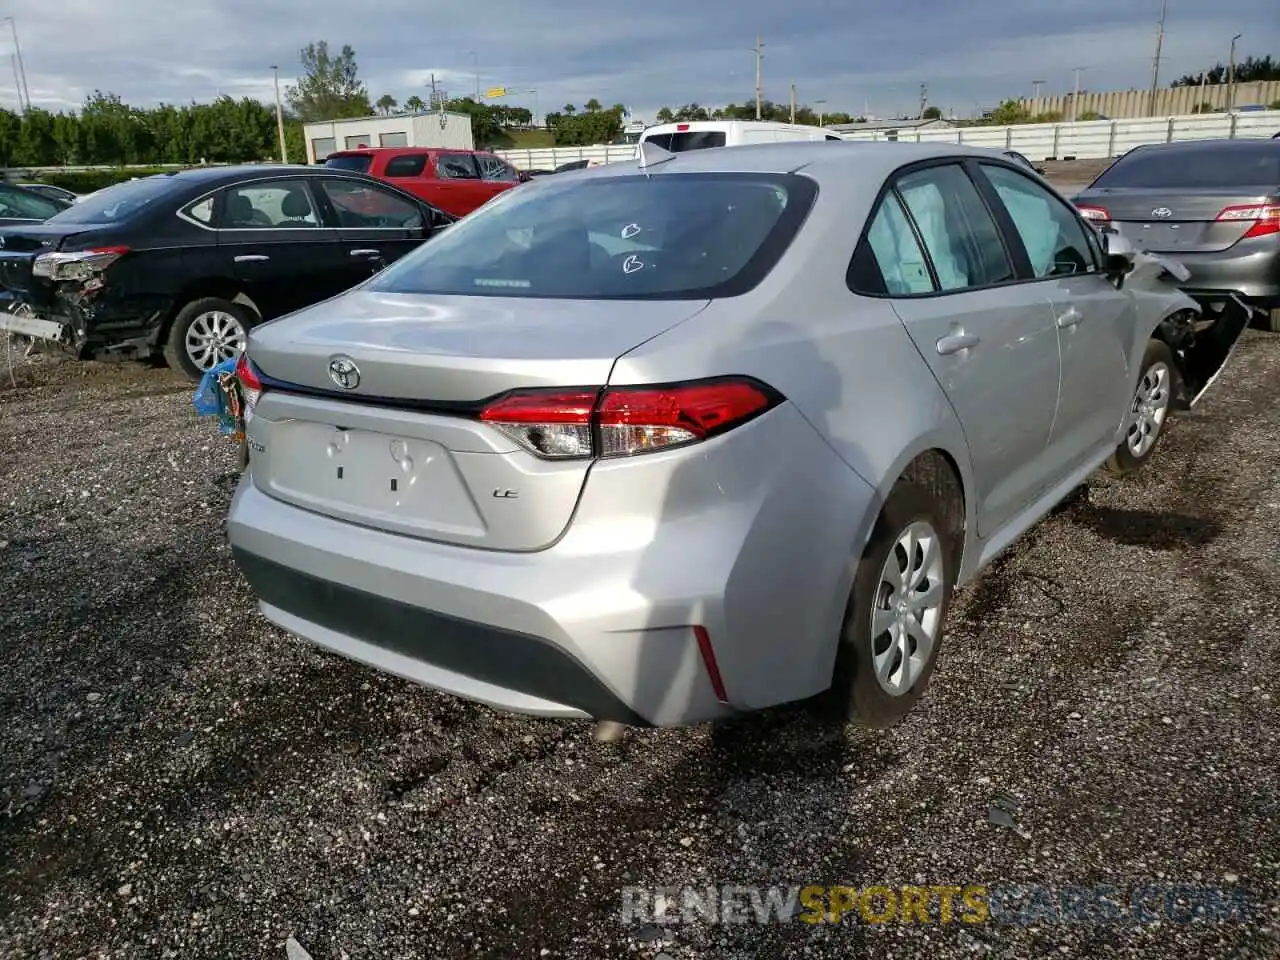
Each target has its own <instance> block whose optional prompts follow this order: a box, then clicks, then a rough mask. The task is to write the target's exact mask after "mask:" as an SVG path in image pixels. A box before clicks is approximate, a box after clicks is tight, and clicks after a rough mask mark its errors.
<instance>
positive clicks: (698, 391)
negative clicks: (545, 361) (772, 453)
mask: <svg viewBox="0 0 1280 960" xmlns="http://www.w3.org/2000/svg"><path fill="white" fill-rule="evenodd" d="M781 401H782V398H781V396H779V395H778V394H777V392H776V391H774V390H773V389H772V388H770V387H768V386H766V385H764V384H762V383H759V382H758V381H755V380H752V379H750V378H747V377H724V378H717V379H712V380H699V381H693V382H689V383H680V384H671V385H663V386H623V387H606V388H605V389H603V390H594V389H587V388H580V389H574V390H517V391H514V392H512V393H509V394H507V395H505V396H503V397H500V398H499V399H497V400H496V401H494V402H493V403H491V404H489V405H488V406H486V407H485V408H484V409H483V410H482V411H481V412H480V420H481V421H483V422H485V423H490V424H493V426H495V427H496V428H497V429H499V430H501V431H502V432H503V433H504V434H506V435H507V436H509V437H510V438H511V439H512V440H515V441H516V442H517V443H518V444H520V446H522V447H524V448H525V449H526V450H528V451H529V452H530V453H533V454H536V455H537V456H539V457H543V458H546V459H552V460H569V459H585V458H590V457H629V456H633V455H635V454H639V453H649V452H652V451H656V450H669V449H671V448H673V447H680V446H684V445H686V444H690V443H698V442H700V441H702V440H706V439H708V438H710V437H713V436H716V435H717V434H721V433H724V432H725V431H726V430H731V429H733V428H734V427H736V426H738V425H740V424H743V423H746V422H747V421H748V420H751V419H753V418H754V417H756V416H759V415H760V414H761V413H764V412H765V411H766V410H769V409H771V408H773V407H775V406H777V405H778V404H779V403H780V402H781Z"/></svg>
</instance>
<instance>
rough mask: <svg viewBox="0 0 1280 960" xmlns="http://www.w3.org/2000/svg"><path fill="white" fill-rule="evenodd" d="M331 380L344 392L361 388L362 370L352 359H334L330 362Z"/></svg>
mask: <svg viewBox="0 0 1280 960" xmlns="http://www.w3.org/2000/svg"><path fill="white" fill-rule="evenodd" d="M329 379H330V380H332V381H333V382H334V383H336V384H337V385H338V386H339V387H341V388H342V389H343V390H354V389H355V388H356V387H358V386H360V368H359V367H357V366H356V362H355V361H354V360H352V359H351V358H350V357H334V358H333V359H332V360H330V361H329Z"/></svg>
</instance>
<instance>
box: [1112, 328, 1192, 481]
mask: <svg viewBox="0 0 1280 960" xmlns="http://www.w3.org/2000/svg"><path fill="white" fill-rule="evenodd" d="M1177 389H1178V368H1177V365H1176V364H1175V363H1174V359H1173V351H1172V350H1170V349H1169V345H1168V344H1166V343H1163V342H1161V341H1160V340H1151V341H1148V343H1147V348H1146V350H1144V351H1143V354H1142V367H1141V369H1140V371H1139V373H1138V384H1137V386H1136V387H1135V388H1134V392H1133V401H1132V406H1131V407H1130V409H1129V412H1128V416H1127V417H1126V422H1127V424H1128V426H1127V428H1126V430H1125V435H1124V436H1123V437H1122V438H1121V439H1120V442H1119V443H1118V444H1116V449H1115V452H1114V453H1112V454H1111V457H1110V458H1109V459H1108V460H1107V462H1106V470H1107V472H1108V473H1110V474H1113V475H1114V476H1119V477H1122V476H1125V475H1126V474H1130V473H1133V472H1134V471H1135V470H1139V469H1141V468H1142V466H1143V464H1145V463H1146V462H1147V461H1148V460H1150V459H1151V455H1152V454H1153V453H1155V449H1156V447H1157V446H1159V444H1160V438H1161V437H1162V436H1163V435H1164V430H1165V426H1166V424H1167V423H1168V422H1169V413H1170V411H1171V410H1172V409H1173V398H1174V396H1176V395H1177Z"/></svg>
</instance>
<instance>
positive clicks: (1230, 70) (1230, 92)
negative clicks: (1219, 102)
mask: <svg viewBox="0 0 1280 960" xmlns="http://www.w3.org/2000/svg"><path fill="white" fill-rule="evenodd" d="M1242 36H1243V34H1240V33H1237V34H1236V35H1235V36H1234V37H1232V38H1231V56H1230V58H1229V60H1228V64H1229V65H1228V67H1227V113H1231V111H1233V110H1235V108H1236V41H1237V40H1239V39H1240V38H1241V37H1242Z"/></svg>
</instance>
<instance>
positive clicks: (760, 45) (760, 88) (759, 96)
mask: <svg viewBox="0 0 1280 960" xmlns="http://www.w3.org/2000/svg"><path fill="white" fill-rule="evenodd" d="M763 51H764V41H763V40H761V39H760V34H758V33H757V34H756V46H755V49H754V50H752V51H751V52H752V53H754V54H755V55H756V119H757V120H759V119H760V113H761V109H762V103H763V101H764V81H763V78H762V74H761V69H760V61H762V60H763V59H764V52H763Z"/></svg>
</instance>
